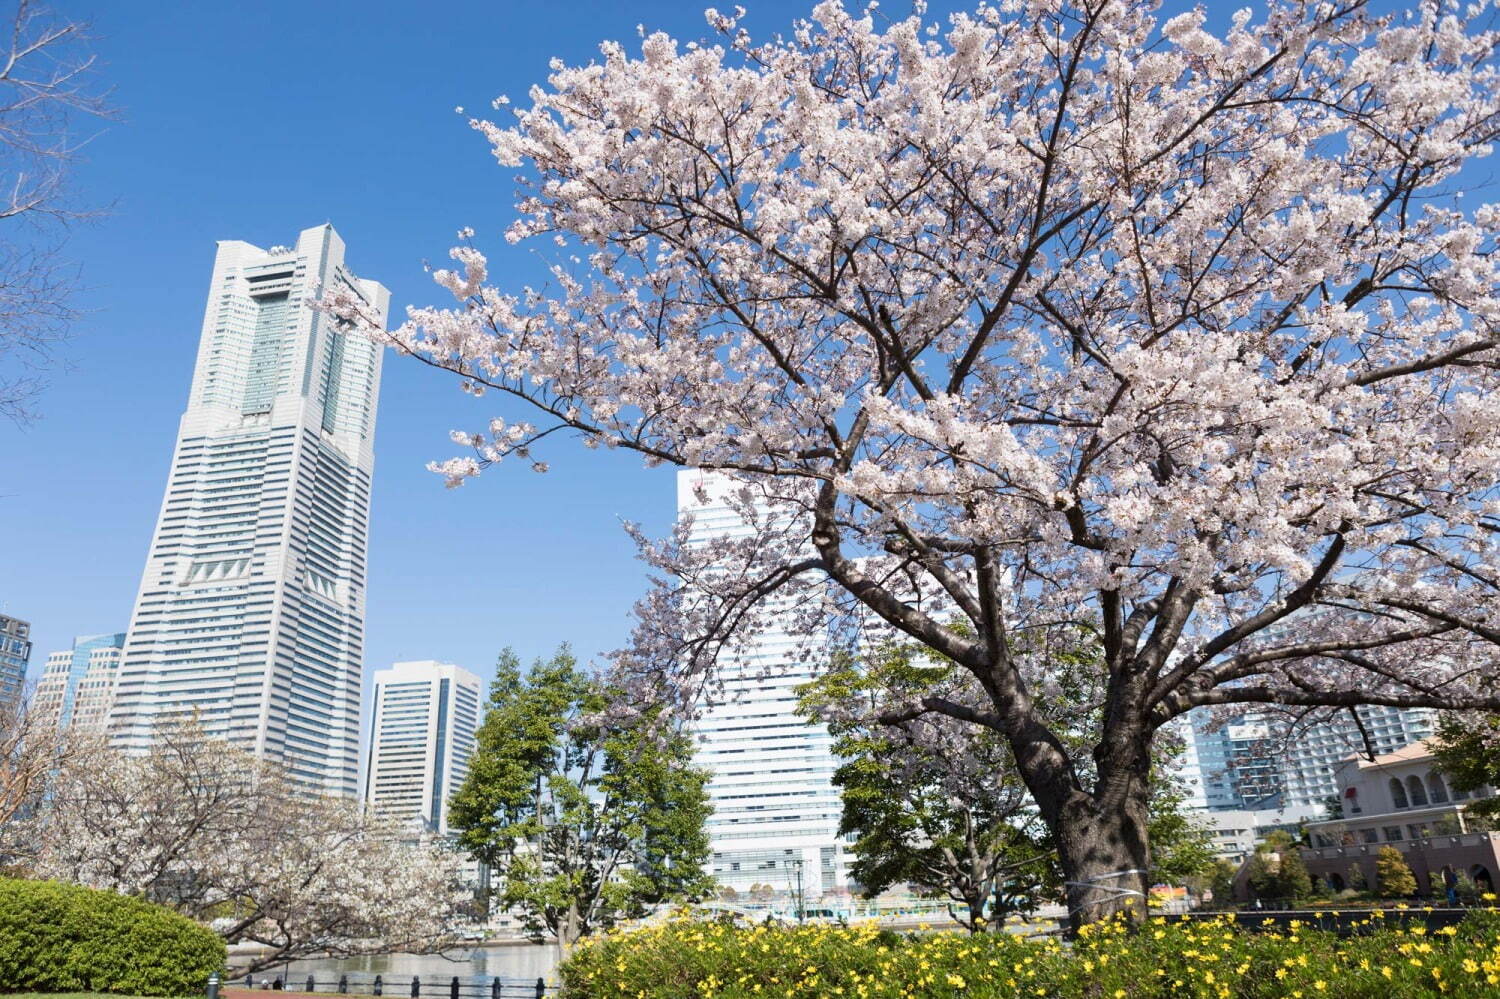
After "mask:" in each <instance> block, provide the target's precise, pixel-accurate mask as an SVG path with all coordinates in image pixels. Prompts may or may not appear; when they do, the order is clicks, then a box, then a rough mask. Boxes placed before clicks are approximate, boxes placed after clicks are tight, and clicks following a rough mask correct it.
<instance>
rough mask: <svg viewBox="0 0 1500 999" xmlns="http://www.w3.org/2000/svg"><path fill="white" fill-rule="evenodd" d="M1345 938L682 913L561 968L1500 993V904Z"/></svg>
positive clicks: (600, 992)
mask: <svg viewBox="0 0 1500 999" xmlns="http://www.w3.org/2000/svg"><path fill="white" fill-rule="evenodd" d="M1385 922H1386V921H1385V920H1384V918H1383V917H1382V916H1381V915H1379V914H1372V915H1371V916H1370V917H1369V918H1368V919H1367V920H1365V921H1364V923H1365V924H1366V925H1363V926H1361V927H1360V930H1361V931H1362V932H1361V934H1360V935H1356V936H1352V937H1348V938H1344V939H1340V938H1339V937H1337V936H1335V935H1333V934H1331V933H1324V932H1321V931H1318V930H1314V929H1311V928H1309V927H1307V926H1305V925H1300V924H1296V923H1293V924H1291V925H1289V926H1288V927H1286V928H1284V929H1275V928H1270V927H1268V928H1266V929H1265V930H1264V931H1262V932H1246V931H1244V930H1240V929H1237V928H1236V927H1235V926H1234V925H1233V924H1232V923H1231V922H1230V921H1228V920H1200V921H1190V922H1184V921H1168V920H1166V919H1153V920H1151V921H1150V922H1149V923H1148V924H1147V925H1146V926H1144V927H1142V928H1141V929H1140V930H1138V931H1134V932H1133V931H1131V930H1129V929H1128V928H1127V927H1126V926H1125V925H1124V924H1122V923H1110V924H1104V925H1101V926H1096V927H1092V928H1090V930H1089V932H1087V933H1086V934H1085V935H1084V936H1083V937H1082V938H1081V939H1079V940H1078V941H1076V942H1074V943H1073V944H1071V945H1063V944H1061V943H1059V942H1057V941H1056V940H1042V941H1035V940H1026V939H1022V938H1020V937H1017V936H1013V935H1009V934H1003V933H994V934H982V935H978V936H969V935H967V934H960V933H925V934H897V933H893V932H891V931H889V930H879V929H876V928H874V927H873V926H856V927H824V926H820V927H801V928H782V927H756V928H752V929H745V928H736V927H732V926H728V925H723V924H716V923H705V922H693V921H679V922H673V923H668V924H666V925H664V926H660V927H653V928H651V929H646V930H640V931H635V932H629V933H619V934H611V935H609V936H606V937H603V938H600V939H598V940H596V941H593V942H590V943H586V944H584V945H583V946H581V947H580V948H579V949H578V950H577V951H575V952H574V954H573V956H572V957H571V958H570V959H569V960H568V961H567V963H566V964H564V965H563V967H562V976H563V981H564V983H565V986H566V992H565V995H566V996H567V999H605V997H618V996H628V997H633V999H771V997H774V999H826V997H841V999H929V997H945V999H946V997H961V996H975V997H981V996H983V997H997V999H1001V997H1003V999H1010V997H1017V999H1019V997H1027V999H1031V997H1036V999H1127V997H1128V999H1144V997H1157V996H1160V997H1167V996H1171V997H1174V999H1175V997H1180V996H1181V997H1187V996H1191V997H1201V999H1317V997H1323V996H1327V997H1330V999H1333V997H1338V999H1406V997H1413V996H1457V997H1473V999H1493V997H1495V996H1497V995H1500V917H1497V915H1496V914H1495V913H1494V912H1483V913H1475V914H1474V915H1472V916H1470V917H1469V918H1468V919H1466V920H1465V921H1464V922H1463V923H1462V924H1461V925H1459V926H1450V927H1446V928H1444V929H1442V930H1438V931H1432V932H1429V931H1428V930H1427V929H1426V928H1425V927H1422V926H1412V927H1409V928H1401V927H1397V926H1386V925H1385Z"/></svg>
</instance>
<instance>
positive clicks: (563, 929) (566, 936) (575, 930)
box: [557, 902, 583, 962]
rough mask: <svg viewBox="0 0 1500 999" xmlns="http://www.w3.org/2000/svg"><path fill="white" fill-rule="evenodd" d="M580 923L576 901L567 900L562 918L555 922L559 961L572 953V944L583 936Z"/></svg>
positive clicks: (564, 959)
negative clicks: (566, 908) (566, 906)
mask: <svg viewBox="0 0 1500 999" xmlns="http://www.w3.org/2000/svg"><path fill="white" fill-rule="evenodd" d="M581 923H582V920H581V919H580V918H579V913H578V903H577V902H569V903H568V910H567V912H565V913H563V917H562V919H560V920H558V923H557V952H558V955H559V961H560V962H561V961H566V960H567V959H568V955H570V954H572V953H573V945H574V944H576V943H577V942H578V940H579V938H580V937H582V936H583V927H582V925H581Z"/></svg>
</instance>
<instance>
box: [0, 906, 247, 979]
mask: <svg viewBox="0 0 1500 999" xmlns="http://www.w3.org/2000/svg"><path fill="white" fill-rule="evenodd" d="M224 959H225V953H224V941H223V940H221V939H220V938H219V936H218V934H216V933H214V932H213V931H212V930H209V929H206V928H204V927H202V926H199V925H198V924H197V923H195V922H193V921H192V920H191V919H188V918H186V917H184V916H179V915H178V914H177V913H175V912H172V911H170V910H168V909H164V908H162V907H161V906H159V905H152V904H151V903H149V902H144V901H142V900H140V899H137V898H127V897H125V896H124V895H116V894H114V893H113V892H107V891H94V890H93V889H90V888H80V887H78V886H77V885H66V884H59V883H57V882H53V881H19V880H15V879H13V878H0V992H111V993H119V994H125V995H141V996H187V995H201V994H202V993H203V987H204V983H205V982H206V981H207V980H208V976H209V975H210V974H212V973H213V972H215V971H217V970H219V969H221V968H223V967H224Z"/></svg>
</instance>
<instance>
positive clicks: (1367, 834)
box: [1359, 829, 1380, 843]
mask: <svg viewBox="0 0 1500 999" xmlns="http://www.w3.org/2000/svg"><path fill="white" fill-rule="evenodd" d="M1359 835H1360V839H1362V840H1363V841H1364V842H1366V843H1379V842H1380V834H1379V833H1377V832H1376V831H1375V830H1374V829H1361V830H1360V831H1359Z"/></svg>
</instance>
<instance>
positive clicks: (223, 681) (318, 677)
mask: <svg viewBox="0 0 1500 999" xmlns="http://www.w3.org/2000/svg"><path fill="white" fill-rule="evenodd" d="M334 286H340V287H344V288H348V289H351V290H353V291H354V292H355V293H356V294H357V295H359V296H361V297H362V298H363V299H364V300H365V302H366V303H367V304H368V307H369V309H370V312H371V313H372V314H373V315H375V316H378V317H379V318H380V319H381V320H383V319H384V317H385V314H386V309H387V306H388V302H389V293H388V292H387V291H386V289H385V288H383V287H382V286H381V285H379V284H377V283H376V282H374V281H367V280H362V279H360V278H357V277H355V276H354V275H353V274H351V273H350V272H349V271H348V270H347V269H346V268H345V266H344V244H343V241H342V240H341V239H340V238H339V236H338V234H337V233H336V232H334V230H333V228H332V226H329V225H322V226H316V227H314V228H311V229H305V230H303V232H302V233H301V234H300V235H299V236H298V239H297V244H296V246H295V247H293V248H286V247H273V248H272V249H270V250H262V249H260V248H259V247H255V246H251V245H250V244H249V243H244V242H239V241H234V240H231V241H225V242H221V243H220V244H219V249H218V254H217V256H216V257H215V260H214V268H213V275H212V277H211V279H210V286H209V294H208V305H207V308H206V309H205V312H204V321H203V329H202V334H201V338H200V341H199V348H198V360H197V365H196V367H195V369H194V372H193V383H192V389H191V393H190V396H189V400H188V407H187V410H186V412H185V413H184V414H183V417H182V420H181V423H180V425H179V430H178V437H177V444H176V449H175V451H174V453H173V459H172V469H171V472H170V474H169V476H168V480H167V489H166V494H165V496H164V498H163V501H162V507H161V513H160V516H159V518H158V521H157V527H156V532H155V534H154V536H153V537H152V541H151V547H150V549H149V552H148V554H147V559H146V568H145V572H144V573H143V576H142V580H141V586H140V590H139V592H138V595H137V597H136V602H135V609H134V612H133V614H132V616H131V621H130V628H129V632H128V637H127V640H126V645H125V654H124V661H123V664H122V666H121V671H120V680H119V685H118V690H117V696H116V700H115V704H114V706H113V708H112V710H111V712H110V717H109V731H110V735H111V739H112V740H113V741H114V742H115V744H116V745H119V746H121V747H123V748H125V749H127V750H131V751H140V750H142V749H144V748H146V747H147V746H149V745H150V743H151V741H152V739H153V737H154V732H155V731H156V729H157V728H158V726H160V725H162V724H166V723H172V722H174V721H180V720H183V719H186V718H189V717H196V718H197V719H198V721H199V723H200V724H201V725H202V726H203V727H204V728H205V730H206V731H207V732H208V734H210V735H212V736H215V737H219V738H224V739H227V740H229V741H231V742H233V743H235V744H237V745H240V746H242V747H243V748H245V749H247V750H250V751H252V752H254V753H255V754H256V755H258V756H261V757H263V758H265V759H268V760H272V761H275V762H278V763H280V764H282V765H284V766H285V767H286V768H287V770H288V772H289V773H290V774H291V776H292V777H293V778H294V779H296V780H298V781H299V782H301V783H302V784H304V785H305V786H307V787H308V788H309V789H310V790H315V791H319V792H325V793H335V794H349V795H353V794H355V793H356V792H357V790H358V781H359V737H360V701H361V693H362V691H361V683H362V674H363V656H364V612H365V569H366V535H367V533H368V529H369V500H370V480H371V476H372V474H373V471H374V450H373V447H374V435H375V405H376V394H377V391H378V388H379V382H380V350H379V348H378V347H376V346H375V345H374V344H372V343H370V342H368V341H366V340H364V339H361V338H356V337H347V336H345V335H344V334H342V333H341V332H339V331H338V329H337V328H336V326H335V324H334V323H333V322H332V321H331V320H330V318H329V317H328V316H326V315H324V314H322V313H319V312H316V311H314V310H313V309H311V308H309V307H308V306H309V305H310V304H311V303H313V302H314V301H315V300H316V299H317V297H318V296H319V295H320V294H321V290H322V289H323V288H325V287H334Z"/></svg>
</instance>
